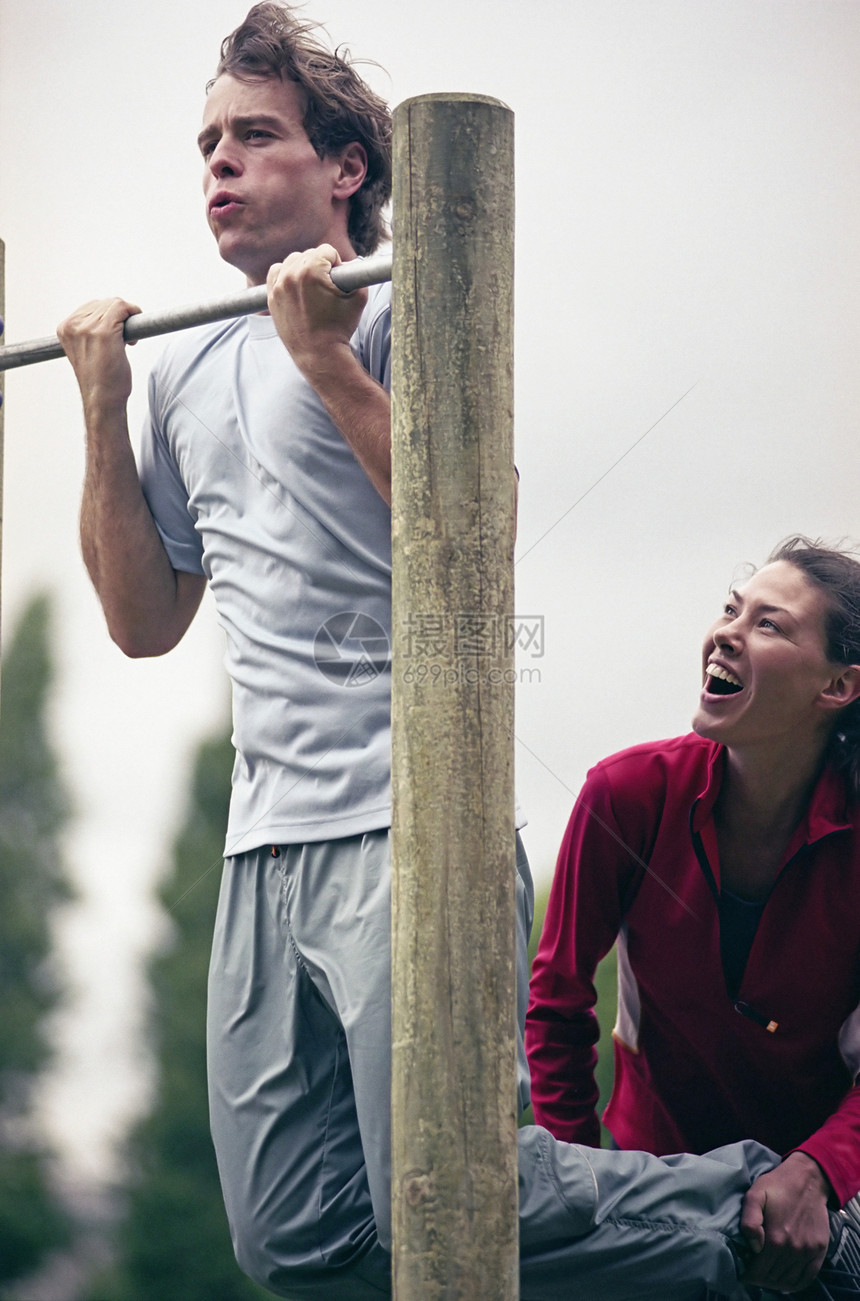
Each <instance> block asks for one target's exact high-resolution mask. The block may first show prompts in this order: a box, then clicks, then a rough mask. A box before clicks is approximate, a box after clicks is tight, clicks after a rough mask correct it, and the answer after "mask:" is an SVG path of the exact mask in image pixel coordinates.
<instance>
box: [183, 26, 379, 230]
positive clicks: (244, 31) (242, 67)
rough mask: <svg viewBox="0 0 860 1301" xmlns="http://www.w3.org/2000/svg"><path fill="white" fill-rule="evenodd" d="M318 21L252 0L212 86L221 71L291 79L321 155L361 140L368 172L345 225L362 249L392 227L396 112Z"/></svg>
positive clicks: (240, 77) (225, 47)
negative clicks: (321, 34) (320, 34)
mask: <svg viewBox="0 0 860 1301" xmlns="http://www.w3.org/2000/svg"><path fill="white" fill-rule="evenodd" d="M317 27H318V25H317V24H316V23H310V22H300V21H299V20H298V19H297V18H296V17H295V15H294V13H293V10H292V9H291V7H290V6H288V5H282V4H274V3H264V4H256V5H254V7H253V8H252V9H251V10H250V11H249V13H248V16H247V18H246V19H245V21H244V22H243V23H242V24H241V25H240V26H239V27H237V28H236V30H235V31H234V32H232V33H231V34H230V35H229V36H228V37H227V38H226V39H225V40H224V41H223V42H222V44H221V58H220V61H219V63H218V67H217V69H216V72H215V78H213V81H210V82H209V86H207V90H208V89H209V88H210V87H211V86H212V84H213V82H214V80H216V79H217V78H218V77H220V76H221V75H222V74H223V73H229V75H230V76H231V77H236V78H237V79H238V80H240V81H251V80H254V79H255V78H258V77H260V78H262V77H278V78H279V79H280V80H281V81H293V82H295V83H296V85H298V86H300V87H301V89H302V91H303V92H304V98H305V115H304V128H305V130H306V131H307V133H308V138H309V140H310V142H311V144H312V145H313V147H314V149H315V150H316V152H317V153H318V154H319V156H320V158H327V157H330V156H331V155H333V154H337V153H339V152H340V150H341V149H343V148H344V147H345V146H346V145H348V144H351V143H352V142H353V141H356V140H357V141H358V142H359V144H361V145H363V146H364V149H365V151H366V153H367V175H366V176H365V178H364V182H363V184H362V186H361V188H360V189H359V190H357V191H356V193H355V194H354V195H353V196H352V198H351V199H350V207H349V225H348V233H349V238H350V241H351V243H352V246H353V248H354V249H355V251H356V253H359V254H361V255H362V256H364V255H366V254H368V253H372V252H373V251H374V249H375V248H376V247H377V245H378V244H379V242H380V240H381V239H383V238H385V236H386V235H387V234H388V231H387V228H386V224H385V219H384V217H383V209H384V207H385V204H386V203H387V202H388V200H389V198H390V197H391V113H390V111H389V109H388V105H387V104H386V103H385V101H384V100H383V99H381V98H380V97H379V96H378V95H377V94H376V93H375V92H374V91H372V90H371V89H370V87H369V86H368V85H367V83H366V82H365V81H364V80H363V79H362V78H361V77H360V76H359V75H358V73H357V72H356V71H355V68H354V67H353V64H352V62H351V60H350V56H349V54H348V52H346V51H343V50H340V49H338V50H335V51H334V52H332V51H331V50H329V49H327V48H326V47H325V46H324V45H322V44H321V43H320V42H319V41H318V40H317V39H316V38H315V36H314V35H313V33H314V32H315V31H316V30H317Z"/></svg>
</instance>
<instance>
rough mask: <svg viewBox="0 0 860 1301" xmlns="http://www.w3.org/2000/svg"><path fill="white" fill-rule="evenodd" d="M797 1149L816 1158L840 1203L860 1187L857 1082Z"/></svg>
mask: <svg viewBox="0 0 860 1301" xmlns="http://www.w3.org/2000/svg"><path fill="white" fill-rule="evenodd" d="M797 1151H799V1152H805V1153H806V1155H807V1156H811V1157H812V1158H813V1160H814V1161H817V1162H818V1164H819V1165H820V1166H821V1169H822V1170H823V1171H824V1173H825V1174H826V1175H827V1178H828V1179H829V1180H830V1183H831V1185H832V1187H833V1191H834V1193H835V1194H836V1200H837V1201H838V1203H839V1205H840V1206H844V1205H845V1203H846V1202H847V1201H848V1199H849V1198H850V1197H853V1196H854V1194H855V1193H856V1192H858V1191H860V1085H858V1084H855V1085H854V1087H853V1088H852V1089H849V1091H848V1093H846V1095H845V1097H844V1098H843V1100H842V1102H841V1104H840V1105H839V1107H837V1109H836V1111H834V1113H833V1115H832V1116H828V1118H827V1120H825V1122H824V1124H823V1125H822V1126H821V1128H820V1129H817V1130H816V1131H815V1133H814V1134H813V1135H811V1137H810V1138H808V1139H807V1140H806V1142H805V1143H801V1144H800V1145H799V1147H798V1148H797Z"/></svg>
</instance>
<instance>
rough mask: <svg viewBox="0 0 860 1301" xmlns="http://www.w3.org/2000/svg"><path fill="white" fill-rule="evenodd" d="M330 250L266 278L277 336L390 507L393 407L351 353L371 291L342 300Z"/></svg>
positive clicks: (299, 256)
mask: <svg viewBox="0 0 860 1301" xmlns="http://www.w3.org/2000/svg"><path fill="white" fill-rule="evenodd" d="M340 260H341V259H340V257H339V256H338V254H337V252H336V250H335V249H334V248H332V246H331V245H329V244H323V245H321V246H320V247H319V248H317V249H310V250H308V252H306V253H292V254H291V255H290V256H289V257H288V258H287V259H286V261H284V262H279V263H276V264H275V265H274V266H273V267H272V268H271V270H270V271H269V276H268V280H267V284H268V289H269V310H270V312H271V314H272V319H273V321H274V322H275V325H276V327H277V330H278V334H279V335H280V337H281V339H282V340H283V342H284V344H285V346H286V348H287V349H288V350H289V353H290V355H291V356H292V358H293V361H294V362H295V363H296V365H297V366H298V368H299V370H300V371H301V372H302V374H303V375H304V377H305V379H306V380H307V381H308V383H309V384H310V385H311V387H312V388H313V389H315V390H316V392H317V394H318V395H319V397H320V399H321V400H322V402H323V405H324V406H325V408H326V410H327V411H328V413H329V415H330V416H331V419H332V422H333V423H334V425H335V426H336V428H337V429H338V430H339V431H340V433H341V434H342V435H343V437H344V439H345V440H346V442H347V443H348V444H349V446H350V447H351V448H352V451H353V452H354V454H355V457H356V459H357V460H358V462H359V464H360V465H361V466H362V468H363V469H364V471H365V473H366V474H367V476H368V478H369V479H370V481H371V483H372V484H373V486H374V487H375V488H376V490H377V492H378V493H379V494H380V496H381V497H382V498H383V500H384V501H386V502H388V503H389V504H390V502H391V402H390V399H389V396H388V394H387V392H386V391H385V389H384V388H383V387H382V385H381V384H379V383H377V381H376V380H375V379H374V378H373V376H372V375H368V373H367V371H366V370H365V369H364V367H363V366H362V364H361V362H360V361H359V360H358V358H357V357H356V356H355V354H354V353H353V351H352V349H351V348H350V346H349V343H350V339H351V338H352V336H353V334H354V333H355V331H356V329H357V328H358V323H359V321H360V320H361V314H362V312H363V311H364V307H365V304H366V302H367V291H366V290H356V291H355V292H354V293H351V294H343V293H341V291H340V290H339V289H337V288H335V286H334V285H333V284H332V281H331V276H330V274H329V273H330V271H331V268H332V267H333V266H337V265H338V263H339V262H340Z"/></svg>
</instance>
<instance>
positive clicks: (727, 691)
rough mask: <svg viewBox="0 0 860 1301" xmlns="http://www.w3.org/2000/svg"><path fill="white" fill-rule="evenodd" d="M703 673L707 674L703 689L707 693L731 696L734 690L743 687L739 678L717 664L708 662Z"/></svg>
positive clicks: (740, 689)
mask: <svg viewBox="0 0 860 1301" xmlns="http://www.w3.org/2000/svg"><path fill="white" fill-rule="evenodd" d="M705 673H706V674H707V681H706V683H705V690H706V691H707V692H708V693H709V695H712V696H733V695H735V693H736V692H738V691H743V689H744V684H743V683H742V682H741V681H740V679H739V678H736V677H735V675H734V673H730V672H729V670H728V669H724V668H722V667H721V666H720V665H719V664H709V665H708V667H707V668H706V669H705Z"/></svg>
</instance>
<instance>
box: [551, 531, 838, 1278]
mask: <svg viewBox="0 0 860 1301" xmlns="http://www.w3.org/2000/svg"><path fill="white" fill-rule="evenodd" d="M858 795H860V563H858V561H857V560H855V559H854V558H853V557H852V556H851V555H849V554H847V553H845V552H840V551H836V550H832V549H829V548H826V547H823V546H821V545H819V544H817V543H812V542H810V541H809V540H808V539H805V538H792V539H790V540H788V541H787V542H785V543H783V544H782V545H781V546H779V547H778V548H777V549H776V551H775V552H774V553H773V554H772V555H771V557H770V558H769V560H768V562H767V564H766V565H765V566H764V567H763V568H762V569H760V570H759V571H758V572H757V573H755V574H754V575H753V577H752V578H751V579H749V581H748V582H746V583H744V584H743V585H742V586H740V587H739V588H738V589H735V590H733V591H732V593H731V594H730V597H729V600H728V602H727V603H726V605H725V608H724V610H723V613H722V615H721V616H720V618H719V619H718V620H717V622H716V624H715V625H714V627H713V628H712V629H711V630H710V632H709V633H708V635H707V637H706V639H705V645H704V654H703V687H702V691H701V694H700V697H699V702H698V705H697V708H696V712H695V716H694V718H693V732H692V733H691V734H690V735H687V736H684V737H680V738H677V739H675V740H671V741H663V742H657V743H654V744H650V745H640V746H636V747H634V748H633V749H630V750H626V751H623V752H622V753H621V754H617V755H614V756H612V757H611V758H609V759H607V760H605V761H604V762H603V763H601V764H598V765H597V767H596V768H594V769H593V770H592V771H591V772H590V773H589V775H588V779H587V781H586V785H585V788H584V790H583V792H582V795H581V797H580V799H579V800H578V802H577V804H576V806H575V808H574V810H573V813H572V815H571V819H570V823H569V825H568V828H567V832H566V834H565V838H564V841H563V844H562V847H561V852H560V855H559V861H558V866H557V869H556V876H555V880H554V883H553V887H552V892H551V895H550V901H549V907H548V911H547V915H546V921H545V923H544V929H543V934H542V937H541V942H540V946H539V949H538V954H537V958H536V960H535V964H534V971H533V977H532V992H531V1004H530V1008H529V1017H528V1023H527V1029H526V1040H527V1046H528V1051H529V1060H530V1066H531V1072H532V1096H533V1103H534V1111H535V1119H536V1120H537V1121H538V1122H539V1123H541V1124H543V1125H545V1126H546V1127H547V1128H548V1129H549V1130H550V1131H551V1132H552V1133H553V1134H555V1135H556V1136H557V1137H559V1138H563V1139H566V1140H568V1141H572V1142H580V1143H587V1144H592V1145H597V1144H598V1143H599V1141H600V1139H599V1125H598V1121H597V1117H596V1114H595V1104H596V1101H597V1090H596V1088H595V1085H594V1064H595V1060H596V1052H595V1048H594V1045H595V1043H596V1040H597V1037H598V1028H597V1023H596V1020H595V1017H594V1010H593V1007H594V997H595V995H594V984H593V978H594V971H595V967H596V966H597V963H598V962H599V960H600V959H601V958H602V957H603V956H604V954H605V953H607V952H608V950H609V949H610V948H611V947H612V945H613V943H615V941H616V939H617V941H618V966H619V1008H618V1021H617V1025H616V1028H615V1035H614V1037H615V1086H614V1090H613V1095H612V1099H611V1101H610V1104H609V1106H608V1107H607V1110H606V1113H605V1116H604V1120H605V1122H606V1125H607V1127H608V1128H609V1130H610V1132H611V1133H612V1135H613V1137H614V1138H615V1140H616V1142H617V1143H618V1145H619V1146H620V1147H624V1148H641V1149H644V1150H647V1151H650V1152H654V1153H657V1154H659V1155H665V1154H667V1153H670V1152H679V1151H692V1152H704V1151H707V1150H709V1149H711V1148H715V1147H718V1146H720V1145H721V1144H724V1143H728V1142H732V1141H735V1140H737V1139H740V1138H755V1139H757V1140H759V1141H760V1142H762V1143H765V1144H767V1145H768V1146H769V1147H771V1148H774V1149H775V1150H776V1151H778V1152H780V1153H783V1154H786V1157H785V1160H784V1161H783V1163H782V1164H781V1165H780V1166H779V1167H778V1168H777V1169H776V1170H774V1171H773V1172H771V1173H770V1174H769V1175H766V1176H764V1177H763V1178H762V1179H760V1180H759V1181H758V1182H757V1183H756V1184H755V1185H754V1186H753V1188H752V1190H751V1192H750V1194H749V1195H748V1198H747V1204H746V1207H745V1211H744V1226H745V1228H746V1230H747V1232H748V1234H749V1235H750V1237H751V1239H752V1241H753V1242H754V1244H755V1247H756V1248H757V1249H758V1250H760V1251H761V1252H762V1255H761V1257H760V1262H761V1263H760V1268H759V1269H758V1272H757V1276H756V1279H755V1281H757V1282H761V1283H766V1284H767V1285H768V1286H771V1287H775V1286H778V1285H779V1284H780V1283H783V1285H785V1284H787V1283H789V1282H791V1281H794V1280H797V1279H798V1278H799V1277H800V1276H801V1273H802V1269H801V1263H802V1262H806V1268H807V1269H808V1265H809V1262H810V1261H811V1260H814V1259H815V1258H816V1257H818V1258H819V1259H820V1256H821V1254H823V1244H824V1242H825V1240H826V1234H827V1205H828V1201H829V1203H830V1205H831V1206H833V1205H837V1204H838V1205H842V1204H844V1203H845V1202H846V1201H847V1200H848V1199H849V1198H850V1197H852V1196H853V1195H854V1194H855V1193H857V1191H858V1189H860V1088H858V1087H855V1086H854V1078H855V1076H856V1074H857V1073H858V1070H860V1006H858V1004H860V801H858ZM807 1277H808V1274H807Z"/></svg>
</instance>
